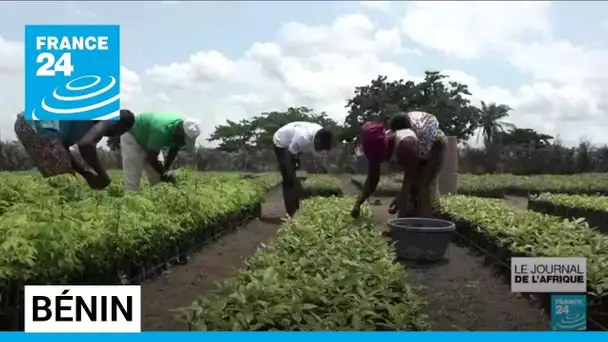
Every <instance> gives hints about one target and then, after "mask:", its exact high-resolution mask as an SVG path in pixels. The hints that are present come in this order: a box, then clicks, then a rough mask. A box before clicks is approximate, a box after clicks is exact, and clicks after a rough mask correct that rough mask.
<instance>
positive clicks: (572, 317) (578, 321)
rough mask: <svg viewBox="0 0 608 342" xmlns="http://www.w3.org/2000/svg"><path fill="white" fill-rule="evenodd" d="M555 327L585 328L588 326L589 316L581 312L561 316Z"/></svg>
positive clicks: (564, 328) (562, 328)
mask: <svg viewBox="0 0 608 342" xmlns="http://www.w3.org/2000/svg"><path fill="white" fill-rule="evenodd" d="M555 327H556V328H558V330H585V329H586V328H587V317H586V316H585V315H581V314H569V315H567V316H566V317H564V318H561V319H560V320H559V321H558V322H557V323H556V324H555Z"/></svg>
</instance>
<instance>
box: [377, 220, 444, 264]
mask: <svg viewBox="0 0 608 342" xmlns="http://www.w3.org/2000/svg"><path fill="white" fill-rule="evenodd" d="M388 225H389V227H390V228H391V238H392V239H393V241H395V242H396V249H397V256H398V257H399V258H401V259H406V260H415V261H439V260H441V259H443V256H444V255H445V251H446V249H447V248H448V244H449V243H450V240H451V239H452V234H453V233H454V231H455V230H456V225H455V224H454V223H452V222H449V221H444V220H437V219H427V218H418V217H411V218H398V219H392V220H389V221H388Z"/></svg>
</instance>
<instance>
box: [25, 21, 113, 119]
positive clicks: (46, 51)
mask: <svg viewBox="0 0 608 342" xmlns="http://www.w3.org/2000/svg"><path fill="white" fill-rule="evenodd" d="M119 116H120V26H119V25H26V26H25V119H26V120H118V118H119Z"/></svg>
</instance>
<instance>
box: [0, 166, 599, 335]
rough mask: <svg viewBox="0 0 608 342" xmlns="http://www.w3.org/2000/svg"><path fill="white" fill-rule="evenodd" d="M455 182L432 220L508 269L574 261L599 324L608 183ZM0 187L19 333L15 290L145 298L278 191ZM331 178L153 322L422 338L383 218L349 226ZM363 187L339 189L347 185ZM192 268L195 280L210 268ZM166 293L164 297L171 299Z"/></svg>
mask: <svg viewBox="0 0 608 342" xmlns="http://www.w3.org/2000/svg"><path fill="white" fill-rule="evenodd" d="M460 176H461V177H460V180H459V181H460V184H459V190H458V191H459V193H460V194H458V195H449V196H445V197H443V198H442V216H444V217H445V218H448V219H450V220H452V221H454V222H455V223H456V224H457V229H458V235H459V236H460V237H462V238H464V239H466V240H469V241H474V242H475V243H476V244H477V245H481V246H483V247H484V249H485V250H487V251H489V252H491V253H492V254H494V255H495V256H498V257H499V258H500V259H501V260H502V261H503V262H505V263H507V264H508V259H509V258H510V257H511V256H582V257H586V258H587V260H588V264H587V273H588V293H589V295H590V296H589V298H590V317H592V318H593V319H595V320H596V321H599V322H600V323H604V324H605V319H604V318H602V317H605V315H606V314H607V313H608V310H606V307H607V305H606V303H607V300H606V297H608V294H607V292H608V236H606V235H604V234H602V231H600V230H598V229H596V228H601V227H604V226H605V224H606V222H608V221H607V220H605V219H604V217H605V214H606V209H607V208H608V205H607V204H608V199H607V198H606V197H602V196H601V194H608V176H606V175H600V174H582V175H573V176H545V175H540V176H530V177H521V176H513V175H487V176H485V175H484V176H471V175H460ZM0 177H1V178H2V183H1V184H0V321H3V323H2V324H0V328H2V329H18V327H19V322H18V320H17V319H16V318H15V317H16V316H19V315H18V314H16V313H17V312H18V310H19V309H18V307H19V306H20V305H19V300H20V298H21V297H20V296H21V292H20V289H21V288H22V286H23V285H24V284H127V283H135V284H140V283H143V284H144V285H143V286H144V287H145V286H146V285H145V282H147V281H153V280H150V279H155V278H158V277H164V275H163V271H164V270H167V269H168V268H174V269H178V268H179V267H181V266H180V265H182V264H184V263H187V262H192V259H190V258H191V256H192V255H193V253H197V251H201V250H207V249H210V248H213V246H214V245H215V244H218V243H220V242H216V241H217V240H222V241H224V242H222V243H223V244H228V243H229V241H230V240H231V239H237V238H238V235H235V234H239V233H238V230H246V229H248V228H247V225H246V224H247V222H250V221H251V220H256V218H258V217H261V216H263V215H262V210H263V203H264V202H265V200H267V199H268V196H269V195H268V194H269V193H270V192H271V191H275V192H276V191H277V190H276V188H277V185H278V184H279V182H280V178H279V176H278V174H274V173H267V174H242V173H214V172H205V173H197V172H188V171H181V172H180V173H179V175H178V183H177V185H176V186H173V185H168V184H160V185H158V186H154V187H149V186H147V185H146V186H144V187H143V190H142V191H141V192H139V193H126V194H125V193H124V192H123V191H122V186H121V185H122V179H121V177H120V174H119V173H115V174H113V179H114V182H113V184H112V185H111V186H110V187H109V188H108V189H106V190H104V191H92V190H89V189H88V187H86V186H85V184H84V183H82V182H80V181H79V180H77V179H76V178H74V177H69V176H65V177H64V176H62V177H56V178H52V179H43V178H42V177H40V176H38V175H36V174H29V173H0ZM339 178H340V179H339ZM342 178H344V177H336V176H331V175H309V176H308V178H307V179H306V180H305V181H304V182H303V185H304V189H303V190H304V193H305V195H306V196H307V197H309V199H307V200H305V201H304V203H303V206H302V208H301V210H300V212H299V213H298V215H296V216H295V217H294V218H291V219H284V220H283V221H282V222H280V223H279V222H277V224H280V228H278V230H277V232H276V237H275V238H274V239H272V241H269V242H268V243H266V242H264V245H263V246H262V248H259V249H258V250H257V252H255V253H254V252H252V253H251V255H247V256H246V259H247V261H246V263H245V264H244V265H243V266H242V267H238V268H239V269H238V270H234V271H231V272H230V273H229V275H227V276H224V277H223V278H222V279H220V280H221V281H220V282H219V284H218V285H217V286H214V288H213V289H211V290H206V289H205V290H204V291H203V290H202V289H201V290H200V291H201V292H200V293H198V294H197V292H196V289H192V290H188V291H185V290H184V291H182V290H181V289H180V288H175V289H174V291H182V292H188V293H193V294H194V295H192V298H190V299H188V302H187V303H184V300H182V301H181V302H180V304H179V305H178V304H167V303H165V302H163V304H161V305H159V309H157V310H163V311H164V313H163V314H165V315H168V314H169V313H170V315H171V317H175V320H176V322H179V324H180V326H181V329H190V330H258V331H259V330H380V331H390V330H428V329H433V326H434V324H435V322H436V321H437V318H434V317H435V316H436V315H437V314H438V313H437V311H440V310H429V309H428V308H427V304H428V302H429V301H430V302H431V303H432V302H433V301H435V302H437V300H436V299H434V298H431V296H432V293H431V292H428V291H424V290H422V289H421V288H419V286H418V285H419V284H418V283H417V281H416V280H415V279H414V278H412V277H410V276H408V273H410V272H413V270H408V266H406V267H403V265H401V264H399V263H395V253H394V250H393V247H392V245H391V244H388V243H387V241H386V239H385V238H383V237H382V234H381V231H380V230H379V229H376V227H378V226H379V222H380V221H381V220H379V219H378V217H376V216H375V215H376V214H374V213H378V212H379V211H378V210H385V209H382V208H379V209H378V208H376V209H374V208H372V207H371V206H365V207H364V210H363V215H362V216H363V217H362V218H360V219H357V220H353V219H352V218H351V217H350V210H351V208H352V204H353V200H354V198H353V197H352V196H351V195H353V194H354V192H352V191H351V190H348V187H346V186H345V183H346V184H349V181H350V180H351V179H350V176H346V179H347V181H346V182H344V181H341V179H342ZM363 181H364V179H362V178H361V177H359V176H355V177H352V183H353V184H355V185H359V186H360V185H361V184H362V182H363ZM351 186H352V185H351ZM399 186H400V184H399V179H398V178H396V177H384V179H383V180H382V183H381V184H380V187H379V190H378V192H379V193H380V195H382V194H384V195H385V196H392V195H394V194H395V192H396V191H397V190H398V188H399ZM506 193H509V194H512V193H515V194H525V196H528V195H529V196H530V201H529V208H528V209H526V208H518V207H516V206H513V205H511V204H509V203H507V202H505V201H504V200H503V199H501V198H500V197H502V195H503V194H506ZM343 196H344V197H343ZM491 197H494V198H491ZM281 205H282V204H281ZM372 209H373V210H372ZM580 217H583V218H586V219H587V220H588V221H589V222H591V224H588V223H587V222H585V221H583V220H582V219H579V218H580ZM569 218H573V220H569ZM382 220H384V218H382ZM594 220H595V221H594ZM237 227H240V228H239V229H237ZM277 227H278V226H277ZM229 232H236V233H234V234H232V235H231V234H228V233H229ZM252 243H256V244H257V242H252ZM220 254H221V253H220ZM224 257H225V258H228V256H227V255H224ZM189 260H190V261H189ZM220 261H221V259H220ZM458 262H460V261H458V260H456V259H455V260H452V263H458ZM452 266H457V265H452ZM205 267H206V266H205V264H203V265H202V266H201V269H200V270H199V271H197V272H203V273H204V272H207V269H209V268H211V267H219V266H213V265H207V269H206V268H205ZM159 270H160V271H159ZM504 271H508V270H504ZM176 272H179V271H176ZM209 272H211V270H209ZM415 272H418V273H420V272H422V271H420V270H416V271H415ZM190 273H191V272H190ZM193 276H197V275H196V274H195V275H193ZM496 277H497V278H499V276H498V275H497V276H496ZM460 279H461V278H460ZM450 281H451V282H458V281H459V280H458V279H457V278H455V279H451V280H450ZM460 281H461V280H460ZM501 281H502V280H501ZM168 286H169V285H166V286H165V287H164V288H163V294H162V296H163V298H167V297H170V295H169V294H168V293H167V291H172V289H171V288H170V287H168ZM463 286H464V285H463ZM144 292H145V291H144ZM506 292H508V291H506ZM145 295H146V294H144V296H145ZM505 296H506V294H505ZM500 298H503V297H500ZM504 298H507V297H504ZM147 302H150V303H151V302H152V299H150V300H149V301H146V300H145V298H144V301H143V303H144V304H143V305H144V306H145V305H146V303H147ZM464 303H466V301H465V302H464ZM150 305H152V304H150ZM172 305H177V306H179V307H175V306H172ZM163 306H164V307H163ZM539 310H540V309H539ZM174 311H175V312H174ZM509 314H510V315H511V314H512V315H517V312H514V313H509ZM163 317H165V316H163ZM145 320H146V318H145V317H144V325H145ZM165 320H166V319H165ZM442 326H443V325H442ZM161 328H162V327H161ZM487 328H488V329H490V330H492V329H497V328H496V327H487ZM471 329H474V327H473V328H471Z"/></svg>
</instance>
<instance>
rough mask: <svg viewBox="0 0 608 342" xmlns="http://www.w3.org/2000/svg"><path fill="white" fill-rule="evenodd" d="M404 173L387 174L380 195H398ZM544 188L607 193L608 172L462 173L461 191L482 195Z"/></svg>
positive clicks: (356, 181)
mask: <svg viewBox="0 0 608 342" xmlns="http://www.w3.org/2000/svg"><path fill="white" fill-rule="evenodd" d="M402 178H403V175H401V174H397V175H389V176H383V177H382V178H381V179H380V183H379V184H378V188H377V190H376V195H378V196H395V195H396V194H397V193H398V192H399V189H400V183H401V180H402ZM352 183H353V184H354V185H356V186H358V187H362V186H363V184H364V183H365V176H354V177H353V178H352ZM542 192H551V193H564V194H593V195H595V194H607V195H608V174H600V173H583V174H576V175H534V176H515V175H512V174H491V175H472V174H459V175H458V193H459V194H463V195H473V196H480V197H502V196H503V195H504V194H513V195H524V196H527V195H529V194H538V193H542Z"/></svg>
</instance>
